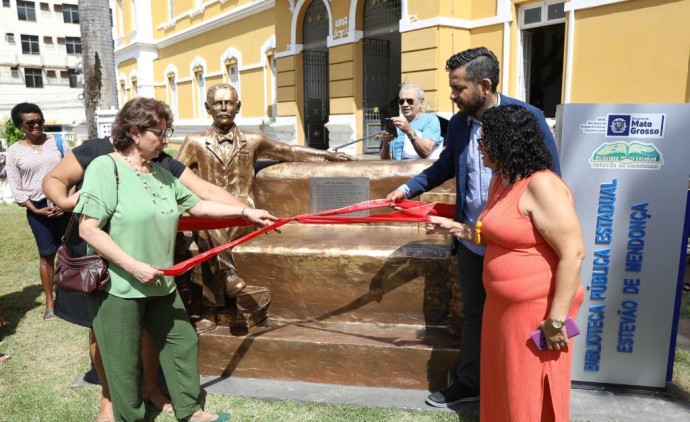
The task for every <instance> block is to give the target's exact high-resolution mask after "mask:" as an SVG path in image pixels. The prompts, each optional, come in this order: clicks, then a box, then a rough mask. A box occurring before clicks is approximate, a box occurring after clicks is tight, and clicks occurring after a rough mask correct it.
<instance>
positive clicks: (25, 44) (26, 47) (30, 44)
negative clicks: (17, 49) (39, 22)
mask: <svg viewBox="0 0 690 422" xmlns="http://www.w3.org/2000/svg"><path fill="white" fill-rule="evenodd" d="M22 53H23V54H41V51H40V50H39V48H38V35H22Z"/></svg>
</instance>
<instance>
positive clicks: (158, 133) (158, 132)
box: [146, 127, 175, 138]
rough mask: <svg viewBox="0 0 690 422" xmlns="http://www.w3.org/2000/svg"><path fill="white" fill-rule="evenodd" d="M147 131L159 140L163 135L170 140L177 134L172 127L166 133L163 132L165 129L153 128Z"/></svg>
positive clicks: (148, 128)
mask: <svg viewBox="0 0 690 422" xmlns="http://www.w3.org/2000/svg"><path fill="white" fill-rule="evenodd" d="M146 130H148V131H149V132H151V133H153V134H154V135H156V136H157V137H159V138H162V137H163V135H165V137H166V138H170V137H171V136H173V133H175V129H173V128H171V127H169V128H167V129H165V131H163V129H156V128H152V127H147V128H146Z"/></svg>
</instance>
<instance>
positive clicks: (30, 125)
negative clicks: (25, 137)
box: [24, 119, 45, 127]
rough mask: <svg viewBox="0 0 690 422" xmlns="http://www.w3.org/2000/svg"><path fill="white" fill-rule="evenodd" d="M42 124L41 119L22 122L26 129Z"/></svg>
mask: <svg viewBox="0 0 690 422" xmlns="http://www.w3.org/2000/svg"><path fill="white" fill-rule="evenodd" d="M44 122H45V120H43V119H36V120H27V121H25V122H24V124H25V125H27V126H28V127H34V126H36V125H39V126H43V123H44Z"/></svg>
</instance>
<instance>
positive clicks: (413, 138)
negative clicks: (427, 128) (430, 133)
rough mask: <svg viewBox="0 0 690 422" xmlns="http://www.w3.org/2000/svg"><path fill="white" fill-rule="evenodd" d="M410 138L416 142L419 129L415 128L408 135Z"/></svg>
mask: <svg viewBox="0 0 690 422" xmlns="http://www.w3.org/2000/svg"><path fill="white" fill-rule="evenodd" d="M407 137H408V138H410V142H414V141H416V140H417V131H416V130H413V131H412V133H410V134H409V135H407Z"/></svg>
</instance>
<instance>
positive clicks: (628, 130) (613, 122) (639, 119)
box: [606, 113, 666, 138]
mask: <svg viewBox="0 0 690 422" xmlns="http://www.w3.org/2000/svg"><path fill="white" fill-rule="evenodd" d="M665 123H666V114H664V113H631V114H622V113H619V114H608V115H607V116H606V137H607V138H663V137H664V126H665Z"/></svg>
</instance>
